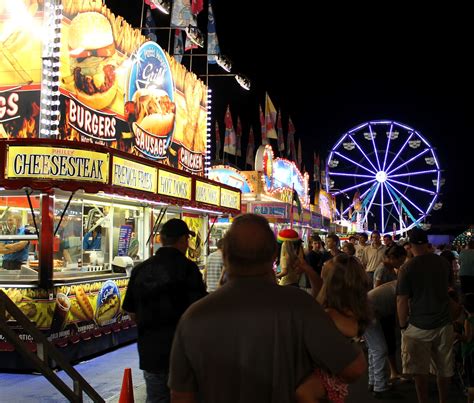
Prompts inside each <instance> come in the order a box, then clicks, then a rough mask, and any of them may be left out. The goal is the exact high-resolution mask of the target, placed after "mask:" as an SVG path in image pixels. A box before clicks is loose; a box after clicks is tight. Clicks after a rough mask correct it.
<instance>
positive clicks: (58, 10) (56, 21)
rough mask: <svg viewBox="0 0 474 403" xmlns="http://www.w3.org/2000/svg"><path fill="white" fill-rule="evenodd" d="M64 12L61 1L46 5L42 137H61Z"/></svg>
mask: <svg viewBox="0 0 474 403" xmlns="http://www.w3.org/2000/svg"><path fill="white" fill-rule="evenodd" d="M62 10H63V6H62V4H61V0H51V1H48V2H46V3H45V16H44V18H45V25H44V26H45V41H44V44H43V56H42V59H43V62H42V80H41V99H40V104H41V109H40V113H41V118H40V130H39V132H40V137H47V138H55V137H58V136H59V115H60V111H59V106H60V101H59V96H60V92H59V77H60V72H59V67H60V54H61V46H60V44H61V21H62Z"/></svg>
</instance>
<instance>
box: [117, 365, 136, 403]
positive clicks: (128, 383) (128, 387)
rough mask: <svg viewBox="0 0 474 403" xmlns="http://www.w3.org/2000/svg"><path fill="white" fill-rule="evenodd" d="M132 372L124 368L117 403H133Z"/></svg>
mask: <svg viewBox="0 0 474 403" xmlns="http://www.w3.org/2000/svg"><path fill="white" fill-rule="evenodd" d="M134 401H135V400H134V399H133V383H132V370H131V369H130V368H125V370H124V371H123V381H122V390H121V391H120V398H119V403H134Z"/></svg>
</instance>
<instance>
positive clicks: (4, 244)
mask: <svg viewBox="0 0 474 403" xmlns="http://www.w3.org/2000/svg"><path fill="white" fill-rule="evenodd" d="M2 227H3V228H2V235H25V234H26V233H27V229H26V228H25V227H22V226H21V217H20V216H19V215H18V214H15V213H7V219H6V223H5V225H3V226H2ZM28 245H29V242H28V241H18V240H10V241H8V240H4V241H1V242H0V254H3V259H2V267H3V268H4V269H6V270H20V269H21V265H22V264H24V263H26V262H27V261H28Z"/></svg>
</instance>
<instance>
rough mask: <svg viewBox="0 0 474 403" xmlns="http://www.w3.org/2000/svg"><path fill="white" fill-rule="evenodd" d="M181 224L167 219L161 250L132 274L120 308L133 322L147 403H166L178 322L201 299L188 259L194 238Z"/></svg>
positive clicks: (202, 291) (199, 277) (193, 266)
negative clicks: (190, 244)
mask: <svg viewBox="0 0 474 403" xmlns="http://www.w3.org/2000/svg"><path fill="white" fill-rule="evenodd" d="M195 235H196V234H195V233H194V232H193V231H190V230H189V228H188V226H187V225H186V223H185V222H184V221H183V220H180V219H177V218H173V219H171V220H168V221H167V222H166V223H165V224H164V225H163V227H162V229H161V231H160V237H161V242H162V244H163V246H162V247H161V248H160V249H158V250H157V252H156V254H155V255H154V256H152V257H150V258H149V259H147V260H145V261H144V262H142V263H140V264H139V265H137V266H136V267H135V268H134V269H133V271H132V274H131V277H130V281H129V283H128V287H127V292H126V294H125V298H124V301H123V309H124V310H125V311H126V312H129V313H130V314H131V315H132V318H134V319H135V320H136V322H137V327H138V342H137V346H138V355H139V361H140V369H142V370H143V371H144V378H145V383H146V391H147V402H148V401H150V402H169V401H170V396H169V389H168V386H167V382H168V367H169V361H170V352H171V345H172V342H173V337H174V333H175V330H176V326H177V324H178V321H179V319H180V317H181V315H182V314H183V312H184V311H185V310H186V309H187V308H188V306H189V305H191V304H192V303H193V302H194V301H197V300H198V299H200V298H202V297H203V296H205V295H206V294H207V293H206V286H205V285H204V282H203V279H202V275H201V273H200V272H199V268H198V266H197V265H196V263H194V262H193V261H192V260H190V259H188V258H187V257H186V251H187V249H188V240H189V237H190V236H195Z"/></svg>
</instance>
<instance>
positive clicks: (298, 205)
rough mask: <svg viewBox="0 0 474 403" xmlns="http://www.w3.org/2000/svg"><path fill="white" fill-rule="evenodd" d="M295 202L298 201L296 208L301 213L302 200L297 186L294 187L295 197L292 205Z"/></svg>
mask: <svg viewBox="0 0 474 403" xmlns="http://www.w3.org/2000/svg"><path fill="white" fill-rule="evenodd" d="M293 202H296V209H297V210H298V214H301V211H302V208H301V200H300V197H299V195H298V192H297V191H296V190H295V188H293V197H292V199H291V205H293Z"/></svg>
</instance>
